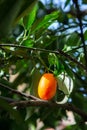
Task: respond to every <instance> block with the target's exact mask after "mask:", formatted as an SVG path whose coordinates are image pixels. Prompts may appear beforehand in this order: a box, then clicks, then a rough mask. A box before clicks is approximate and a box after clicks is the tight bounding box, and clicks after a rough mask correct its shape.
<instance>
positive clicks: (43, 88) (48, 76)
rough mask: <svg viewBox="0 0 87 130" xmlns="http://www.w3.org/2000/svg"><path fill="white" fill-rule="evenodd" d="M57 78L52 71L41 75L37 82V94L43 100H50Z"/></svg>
mask: <svg viewBox="0 0 87 130" xmlns="http://www.w3.org/2000/svg"><path fill="white" fill-rule="evenodd" d="M56 89H57V80H56V78H55V77H54V75H53V74H52V73H45V74H43V75H42V77H41V79H40V81H39V84H38V95H39V97H40V98H41V99H43V100H50V99H52V98H53V97H54V96H55V94H56Z"/></svg>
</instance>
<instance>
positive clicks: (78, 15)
mask: <svg viewBox="0 0 87 130" xmlns="http://www.w3.org/2000/svg"><path fill="white" fill-rule="evenodd" d="M73 3H74V4H75V7H76V11H77V19H78V21H79V27H80V31H81V34H80V37H81V41H82V44H83V50H84V58H85V64H86V66H87V52H86V45H85V39H84V34H83V23H82V17H81V15H80V14H81V11H80V8H79V4H78V0H73Z"/></svg>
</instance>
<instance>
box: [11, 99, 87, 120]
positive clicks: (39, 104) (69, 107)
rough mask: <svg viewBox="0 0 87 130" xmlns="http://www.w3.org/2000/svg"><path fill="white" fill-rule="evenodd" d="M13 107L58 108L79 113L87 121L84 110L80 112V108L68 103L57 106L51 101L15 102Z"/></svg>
mask: <svg viewBox="0 0 87 130" xmlns="http://www.w3.org/2000/svg"><path fill="white" fill-rule="evenodd" d="M11 105H12V106H17V107H18V108H22V107H23V108H25V107H29V106H37V107H53V108H54V107H58V108H62V109H65V110H70V111H73V112H75V113H77V114H78V115H79V116H81V118H82V119H83V120H84V121H87V113H85V112H83V111H82V110H80V109H79V108H77V107H76V106H74V105H72V104H69V103H66V104H57V103H56V102H51V101H43V100H42V101H41V100H39V101H38V100H35V101H34V100H29V101H18V102H13V103H11Z"/></svg>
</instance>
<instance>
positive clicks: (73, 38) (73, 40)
mask: <svg viewBox="0 0 87 130" xmlns="http://www.w3.org/2000/svg"><path fill="white" fill-rule="evenodd" d="M67 45H68V46H78V45H80V37H79V36H78V34H77V33H76V32H75V33H72V34H71V35H70V36H69V37H68V39H67Z"/></svg>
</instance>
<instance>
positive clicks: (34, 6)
mask: <svg viewBox="0 0 87 130" xmlns="http://www.w3.org/2000/svg"><path fill="white" fill-rule="evenodd" d="M31 8H32V10H31V11H30V12H29V14H28V15H27V16H25V17H24V19H23V21H24V25H25V28H26V29H29V28H30V27H31V26H32V24H33V22H34V20H35V17H36V12H37V4H36V3H33V4H32V5H31Z"/></svg>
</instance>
